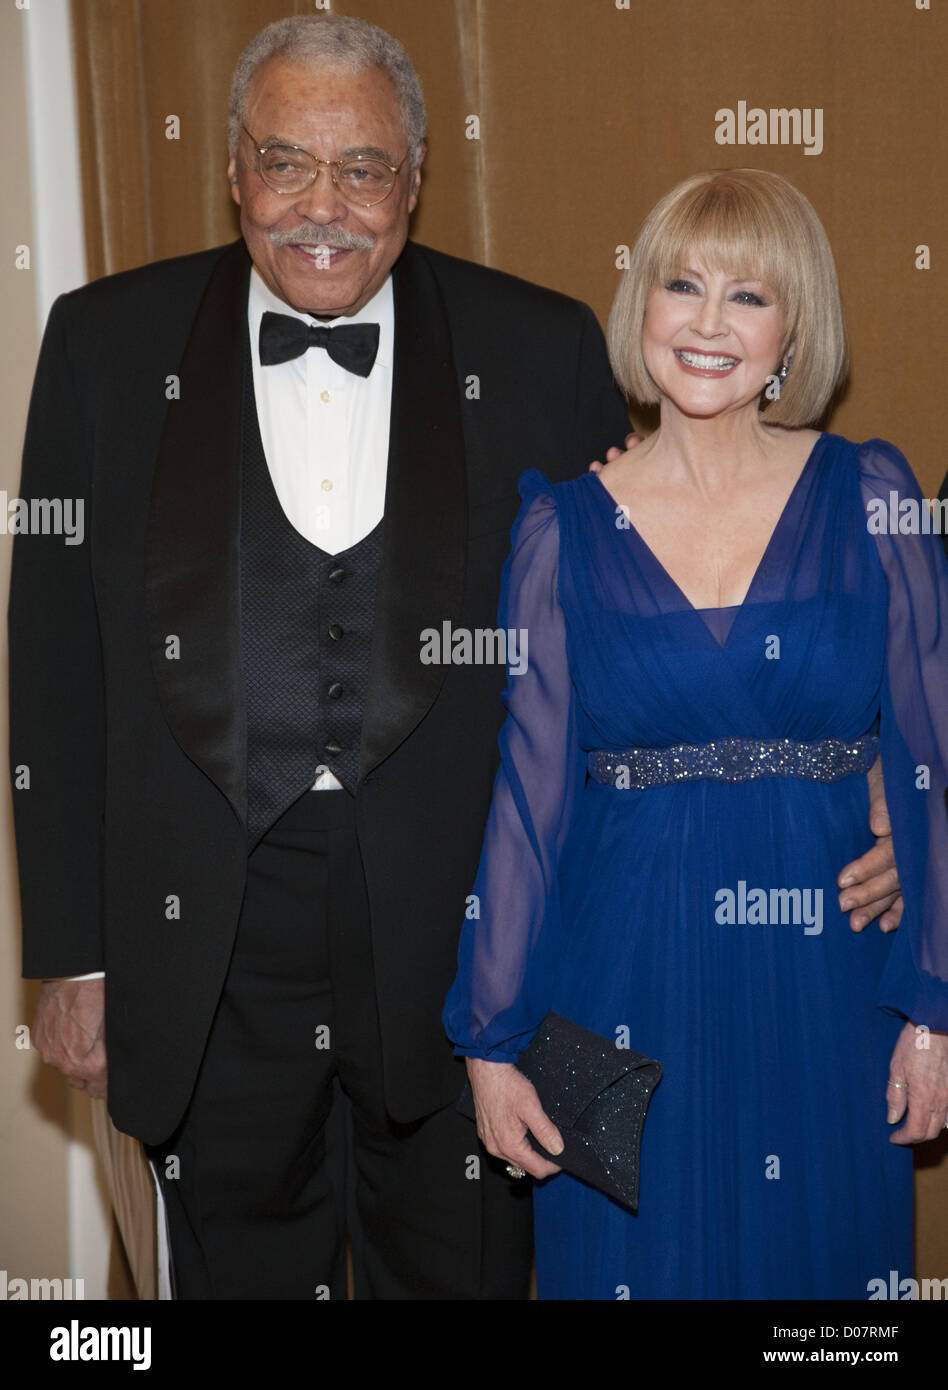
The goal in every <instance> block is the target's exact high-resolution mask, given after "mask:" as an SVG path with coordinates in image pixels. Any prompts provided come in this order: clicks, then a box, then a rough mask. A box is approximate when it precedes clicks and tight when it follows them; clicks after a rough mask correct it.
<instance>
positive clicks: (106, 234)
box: [72, 0, 948, 1277]
mask: <svg viewBox="0 0 948 1390" xmlns="http://www.w3.org/2000/svg"><path fill="white" fill-rule="evenodd" d="M72 3H73V22H74V32H75V49H76V55H77V69H78V89H79V99H80V128H81V143H82V158H83V188H84V197H85V217H86V235H87V244H88V258H89V275H90V277H95V276H99V275H104V274H109V273H111V272H114V271H118V270H123V269H126V268H127V267H130V266H135V265H140V264H142V263H143V262H146V261H150V260H154V259H158V258H160V257H163V256H173V255H178V254H180V253H183V252H187V251H196V250H200V249H202V248H204V247H208V246H213V245H216V244H219V243H221V242H224V241H228V240H231V239H232V238H233V237H234V236H235V235H236V234H237V218H236V209H235V208H234V206H233V204H232V203H231V200H230V196H229V192H228V188H227V182H226V178H225V169H226V163H227V154H226V143H225V129H226V106H227V94H228V88H229V82H230V74H231V70H232V68H233V65H234V62H235V60H236V58H237V55H238V53H239V52H240V50H241V49H242V48H243V47H244V45H245V44H246V43H247V42H248V41H249V40H250V38H251V37H252V36H253V35H254V34H255V33H256V32H257V30H258V29H260V28H262V27H263V25H265V24H268V23H270V22H271V21H272V20H274V19H279V18H281V17H283V16H284V15H287V14H291V13H309V12H312V11H313V9H319V8H325V7H326V5H325V3H323V0H316V3H315V4H313V3H308V4H305V3H299V0H297V3H290V2H289V0H72ZM332 8H333V9H334V10H337V11H339V10H343V11H345V12H346V13H348V14H354V15H359V16H361V17H362V18H365V19H369V20H372V21H373V22H374V23H378V24H381V25H382V26H383V27H385V28H386V29H388V30H389V31H390V32H392V33H394V34H395V35H397V36H398V38H400V39H401V40H402V42H403V43H404V44H405V46H406V48H407V49H408V51H409V53H410V54H411V55H412V58H413V60H414V62H415V63H416V65H417V67H418V70H419V73H420V75H421V78H422V82H423V84H424V87H425V94H426V97H427V101H428V107H429V122H430V138H429V155H428V159H427V161H426V165H425V181H424V188H423V191H422V198H421V204H420V206H419V209H418V212H417V214H416V220H415V226H414V229H413V234H414V235H415V236H416V238H417V239H418V240H421V241H426V242H428V243H429V244H431V245H433V246H436V247H438V248H440V249H441V250H444V251H449V252H452V253H453V254H455V255H460V256H468V257H471V258H473V259H476V260H480V261H482V262H484V263H486V264H489V265H494V266H498V267H500V268H501V269H503V270H507V271H511V272H513V273H515V274H518V275H522V276H524V277H526V278H527V279H530V280H534V281H538V282H540V283H541V284H546V285H551V286H553V287H555V288H557V289H560V290H564V291H566V292H567V293H570V294H574V295H577V296H578V297H579V298H581V299H584V300H586V301H587V302H588V303H590V304H591V305H592V306H593V308H594V309H595V310H596V312H597V313H598V314H599V316H600V319H601V320H603V321H604V319H605V316H606V314H607V313H608V309H609V305H610V303H611V301H612V296H613V294H614V292H615V289H616V285H617V283H618V278H619V271H618V270H617V268H616V257H617V248H618V247H621V246H623V245H629V244H631V243H632V241H633V240H634V238H635V234H636V231H637V228H638V226H639V224H640V223H641V221H642V218H643V217H644V216H645V214H646V213H647V212H648V210H649V208H650V207H651V206H652V205H653V204H654V203H655V201H656V200H657V199H658V197H659V196H660V195H661V194H662V193H664V192H665V191H666V190H667V189H668V188H670V187H671V186H672V185H673V184H674V183H676V182H677V181H678V180H679V179H682V178H684V177H685V176H686V175H688V174H692V173H694V172H696V171H698V170H700V169H708V168H720V167H725V166H732V167H733V166H737V165H751V166H757V167H763V168H767V169H773V170H775V171H776V172H777V173H780V174H783V175H785V176H786V177H787V178H789V179H790V180H791V181H792V182H793V183H795V184H796V185H797V186H798V187H799V188H800V189H801V190H802V191H803V192H804V193H805V194H806V195H807V197H809V198H810V200H811V202H812V203H813V204H814V206H815V207H816V210H817V212H818V213H819V214H820V216H821V218H822V219H823V222H824V224H825V226H826V228H827V230H828V232H829V236H830V240H831V242H832V245H833V248H834V251H835V254H836V259H837V265H838V267H839V272H840V279H841V282H842V287H843V297H844V302H845V305H846V312H847V321H848V326H849V330H850V336H851V342H852V349H853V372H852V380H851V385H850V388H849V391H848V393H847V395H846V398H845V399H844V400H843V402H842V403H841V404H840V406H839V408H838V409H837V411H836V413H835V415H834V417H833V419H832V420H831V421H830V426H829V427H830V428H831V429H833V430H835V431H837V432H839V433H841V434H846V435H848V436H850V437H851V438H856V439H868V438H872V437H873V436H877V435H878V436H882V437H884V438H887V439H891V440H893V441H894V442H895V443H896V444H898V445H899V446H900V448H902V449H903V451H904V452H905V454H906V455H907V456H908V458H909V460H910V462H911V463H912V465H913V467H914V468H915V471H916V473H917V474H918V476H919V478H920V481H921V483H922V487H923V490H924V491H925V492H926V495H929V496H931V495H933V494H934V492H935V491H936V490H937V488H938V486H939V484H940V482H941V479H942V477H943V475H944V473H945V467H946V459H945V455H944V450H943V447H942V444H941V435H942V432H943V420H942V415H943V403H942V401H941V398H940V397H939V395H938V393H937V391H936V390H935V387H936V385H937V375H936V369H935V358H934V357H933V353H937V352H939V351H941V349H940V348H939V346H938V345H939V342H940V341H941V339H942V338H943V336H944V326H943V321H942V320H943V311H944V307H945V292H944V288H943V286H942V285H941V282H940V279H939V276H940V275H941V274H942V273H943V272H942V271H941V267H940V256H941V254H942V245H941V244H940V243H939V242H938V237H939V235H940V234H941V232H942V231H943V229H944V227H945V226H946V225H948V181H946V170H948V148H946V145H948V84H946V83H945V80H944V73H945V70H946V67H948V6H946V5H944V4H942V5H939V4H937V3H935V2H934V0H933V3H931V4H930V6H929V5H928V0H915V2H914V3H913V0H902V2H901V3H893V0H834V3H833V4H832V5H828V4H827V3H826V0H795V3H793V4H790V3H787V0H723V3H721V2H719V3H718V4H715V5H704V4H697V3H695V0H653V2H652V3H644V0H542V3H537V0H384V3H382V0H347V2H346V3H335V0H334V3H333V5H332ZM742 101H743V102H746V103H747V106H748V107H749V108H753V107H760V108H763V109H764V110H769V109H770V108H799V109H800V110H801V111H802V110H806V109H809V110H812V111H816V110H819V111H821V112H822V120H823V145H822V150H821V151H820V152H819V153H813V154H807V153H806V152H805V147H804V146H803V145H802V144H797V145H793V144H774V145H769V144H767V145H754V144H745V145H740V144H734V145H723V144H719V143H717V141H716V139H715V132H716V130H717V129H718V126H719V122H718V120H717V119H716V113H717V112H718V111H719V110H722V109H730V110H732V111H734V112H737V110H738V103H739V102H742ZM173 116H176V117H178V118H179V121H180V138H177V139H168V138H167V132H168V129H169V126H168V121H169V118H170V117H173ZM472 117H476V118H477V122H478V123H479V128H477V129H475V124H474V122H473V121H472V120H471V118H472ZM475 134H476V136H477V138H472V137H473V136H474V135H475ZM814 148H815V147H814ZM926 246H928V247H930V248H931V258H932V268H931V269H924V268H918V265H917V262H918V261H919V258H922V262H923V259H924V251H923V250H919V249H918V248H924V247H926ZM933 392H934V394H932V393H933ZM525 466H526V461H525ZM819 1064H820V1059H819V1058H801V1065H802V1066H819ZM946 1152H948V1147H946V1143H945V1142H941V1141H940V1142H937V1143H934V1144H929V1145H926V1146H925V1148H924V1149H923V1150H921V1151H920V1153H919V1155H918V1156H917V1160H916V1170H917V1186H918V1195H919V1203H918V1218H917V1226H918V1255H919V1275H920V1276H928V1277H934V1276H936V1275H937V1276H940V1274H941V1273H943V1272H944V1270H945V1267H946V1263H948V1162H946V1161H944V1160H945V1155H946ZM696 1161H698V1162H700V1155H698V1156H697V1157H696ZM859 1161H860V1156H859V1154H858V1153H854V1154H853V1163H854V1164H858V1163H859Z"/></svg>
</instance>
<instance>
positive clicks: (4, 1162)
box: [0, 5, 69, 1279]
mask: <svg viewBox="0 0 948 1390" xmlns="http://www.w3.org/2000/svg"><path fill="white" fill-rule="evenodd" d="M0 130H2V131H3V132H4V143H5V145H6V146H7V148H10V147H13V148H15V149H21V150H24V151H25V150H26V149H27V114H26V93H25V88H24V76H23V15H22V13H21V12H20V11H18V10H16V9H15V8H14V7H13V6H12V5H4V6H3V7H2V8H0ZM5 167H6V173H5V176H4V196H3V198H2V199H0V246H2V248H3V254H2V258H0V265H2V270H0V294H2V303H3V306H4V330H5V331H4V333H3V334H2V336H0V422H2V424H0V431H2V439H3V447H2V452H0V488H3V489H5V490H6V491H7V492H8V493H9V494H10V495H11V496H15V495H16V490H17V485H18V481H19V472H20V451H21V449H22V444H23V428H24V425H25V422H26V408H27V403H28V401H29V394H30V384H31V382H32V378H33V368H34V366H35V362H36V351H37V347H38V343H39V330H38V325H37V322H36V307H35V299H34V286H33V274H32V271H29V270H16V269H14V247H17V246H20V245H24V244H26V245H32V241H33V229H32V220H31V210H30V187H29V165H28V163H27V161H26V159H25V158H24V159H23V160H21V161H12V160H9V159H8V160H7V161H6V166H5ZM10 548H11V537H9V536H0V605H2V609H3V612H4V613H6V605H7V592H8V586H9V578H10ZM0 653H2V654H0V724H2V734H0V737H2V745H3V750H4V753H3V758H2V762H3V765H4V767H5V766H6V747H7V656H6V644H5V642H4V643H2V644H0ZM8 785H9V782H8V779H7V778H6V777H4V779H3V790H2V792H0V1173H2V1174H3V1180H2V1182H0V1269H5V1270H7V1272H8V1274H9V1275H10V1277H11V1278H12V1277H13V1276H15V1275H18V1276H20V1277H30V1276H32V1277H35V1278H49V1279H54V1278H66V1277H68V1274H69V1270H68V1268H67V1260H68V1252H67V1235H66V1233H67V1223H66V1125H67V1098H66V1086H65V1083H64V1082H63V1081H62V1079H61V1078H60V1077H58V1075H57V1074H56V1073H54V1072H52V1071H51V1070H50V1069H49V1068H47V1067H43V1066H42V1065H41V1064H40V1062H39V1059H38V1057H37V1055H36V1053H35V1052H31V1051H24V1050H21V1049H19V1048H17V1047H16V1046H15V1031H14V1030H15V1028H16V1027H17V1025H18V1024H21V1023H29V1021H30V1019H31V1018H32V1013H33V1002H34V1000H35V995H36V988H37V987H36V986H35V985H30V986H26V985H24V984H23V983H22V982H21V980H20V978H19V976H20V946H19V934H18V926H19V924H18V905H17V887H16V867H15V862H14V853H13V834H12V816H11V806H10V795H9V792H8V791H7V790H6V789H7V787H8Z"/></svg>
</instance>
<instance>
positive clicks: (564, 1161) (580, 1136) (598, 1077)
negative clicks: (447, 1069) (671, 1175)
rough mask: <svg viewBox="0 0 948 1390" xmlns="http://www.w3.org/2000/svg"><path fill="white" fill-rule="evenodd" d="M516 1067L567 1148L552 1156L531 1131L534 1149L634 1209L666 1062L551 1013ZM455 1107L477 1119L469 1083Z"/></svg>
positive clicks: (574, 1175) (635, 1209)
mask: <svg viewBox="0 0 948 1390" xmlns="http://www.w3.org/2000/svg"><path fill="white" fill-rule="evenodd" d="M517 1066H518V1068H519V1069H520V1071H522V1072H523V1074H524V1076H526V1077H528V1078H529V1080H530V1081H532V1082H533V1084H534V1086H535V1087H536V1091H537V1095H538V1096H539V1098H540V1104H541V1105H542V1106H543V1109H544V1110H545V1111H546V1113H547V1114H548V1115H549V1117H550V1119H551V1120H552V1121H553V1123H554V1124H555V1125H556V1127H557V1129H558V1130H559V1132H560V1134H561V1135H562V1137H563V1152H562V1153H561V1154H551V1153H547V1151H546V1149H544V1148H543V1147H542V1146H541V1145H540V1144H538V1143H537V1141H536V1139H534V1137H533V1135H532V1134H530V1133H529V1131H528V1132H527V1134H528V1138H529V1140H530V1143H531V1144H532V1145H533V1147H534V1148H535V1149H536V1151H537V1153H539V1154H542V1156H543V1157H544V1158H548V1159H549V1160H550V1162H551V1163H556V1164H557V1165H558V1166H559V1167H560V1168H562V1169H563V1171H564V1172H566V1173H570V1174H571V1175H572V1176H573V1177H574V1178H580V1179H581V1180H582V1181H583V1182H587V1183H589V1184H590V1185H591V1186H592V1187H596V1188H598V1189H599V1191H600V1192H604V1193H605V1194H606V1196H608V1197H612V1198H613V1199H614V1200H615V1201H617V1202H621V1203H622V1205H623V1206H626V1207H629V1208H631V1210H632V1211H637V1210H638V1204H639V1153H640V1149H641V1146H642V1127H643V1125H644V1124H645V1115H646V1112H647V1110H648V1105H649V1101H650V1100H651V1098H652V1092H653V1091H654V1089H655V1087H656V1086H657V1085H658V1083H659V1081H660V1080H661V1076H662V1067H661V1063H660V1062H656V1061H655V1060H654V1059H653V1058H651V1057H644V1056H643V1055H642V1054H641V1053H640V1052H632V1051H630V1050H629V1049H628V1048H622V1047H617V1046H616V1044H615V1043H614V1042H613V1041H612V1040H611V1039H610V1038H603V1037H601V1036H600V1035H599V1034H598V1033H593V1032H590V1030H589V1029H588V1028H582V1027H580V1025H579V1024H578V1023H572V1022H571V1021H570V1020H569V1019H568V1018H562V1017H561V1016H560V1015H559V1014H554V1013H549V1014H547V1016H546V1018H545V1019H544V1020H543V1022H542V1023H541V1025H540V1028H539V1030H538V1032H537V1034H536V1037H535V1038H534V1039H533V1041H532V1043H531V1044H530V1046H529V1047H528V1048H527V1050H526V1051H525V1052H523V1053H521V1055H520V1057H519V1059H518V1061H517ZM458 1109H459V1110H460V1111H461V1113H462V1114H464V1115H467V1116H468V1117H469V1118H470V1119H474V1118H475V1109H474V1097H473V1094H472V1092H471V1088H470V1086H465V1088H464V1092H463V1094H462V1096H461V1099H460V1101H459V1102H458Z"/></svg>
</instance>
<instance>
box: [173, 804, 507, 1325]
mask: <svg viewBox="0 0 948 1390" xmlns="http://www.w3.org/2000/svg"><path fill="white" fill-rule="evenodd" d="M458 1065H459V1075H458V1089H459V1090H460V1087H461V1084H462V1082H463V1072H462V1070H461V1064H460V1063H459V1064H458ZM149 1154H150V1156H151V1157H152V1158H153V1159H154V1161H155V1167H156V1170H157V1172H158V1175H159V1179H160V1181H161V1184H162V1192H163V1194H164V1198H165V1202H166V1207H167V1212H168V1223H169V1230H170V1237H171V1254H172V1263H173V1277H174V1286H175V1296H176V1297H178V1298H185V1299H313V1298H317V1299H319V1298H345V1297H346V1296H347V1285H346V1241H345V1237H346V1230H347V1228H348V1232H349V1235H350V1237H351V1246H352V1257H353V1267H354V1275H355V1296H356V1298H388V1299H413V1298H426V1299H427V1298H430V1299H516V1298H524V1297H526V1296H527V1290H528V1281H529V1267H530V1258H531V1246H532V1240H531V1237H532V1229H531V1210H530V1208H531V1202H530V1195H529V1191H528V1190H527V1187H526V1184H519V1185H518V1184H517V1183H515V1182H512V1181H511V1179H510V1178H509V1177H507V1175H506V1172H505V1171H504V1169H503V1165H501V1164H499V1163H497V1161H496V1160H494V1159H492V1158H490V1157H489V1156H488V1155H487V1154H486V1152H485V1151H484V1150H483V1149H482V1148H481V1146H480V1145H479V1143H478V1140H477V1135H476V1133H475V1131H474V1127H473V1125H472V1124H471V1123H470V1121H469V1120H466V1119H464V1118H463V1117H461V1116H459V1115H458V1114H457V1113H456V1112H455V1110H454V1107H453V1106H449V1107H447V1108H446V1109H444V1110H440V1111H438V1112H436V1113H435V1114H433V1115H429V1116H426V1117H425V1118H423V1119H420V1120H418V1121H416V1122H414V1123H412V1124H396V1123H395V1122H394V1121H393V1120H392V1119H391V1118H390V1117H389V1116H388V1114H387V1113H386V1110H385V1104H384V1099H383V1088H382V1059H381V1044H380V1040H379V1029H378V1018H377V1012H376V1002H375V986H374V975H373V964H372V947H371V934H370V921H369V911H368V902H367V897H366V892H365V880H364V875H363V871H362V863H361V857H360V854H359V847H358V842H357V838H356V833H355V801H354V798H353V797H351V796H350V795H349V794H348V793H347V792H344V791H327V792H307V793H305V794H304V795H303V796H302V797H301V798H300V799H299V800H298V801H297V802H296V803H295V804H294V805H293V806H291V807H290V809H289V810H288V811H287V812H286V813H285V814H284V815H283V816H282V817H281V819H280V820H279V821H278V822H277V823H276V825H275V826H274V827H273V828H272V830H271V831H270V832H269V833H268V834H267V836H266V837H265V838H264V839H263V840H261V841H260V843H259V844H258V845H257V846H256V848H255V849H254V850H253V852H252V854H251V855H250V860H249V865H248V880H247V890H246V894H245V898H244V903H243V908H242V912H241V917H240V923H239V926H238V931H237V938H236V943H235V947H234V953H233V957H232V959H231V963H230V968H229V971H228V975H227V980H226V983H225V987H224V991H223V994H222V997H221V1000H220V1004H219V1006H218V1009H217V1013H216V1016H215V1019H214V1024H213V1027H212V1031H211V1034H210V1038H209V1041H208V1045H207V1050H206V1053H205V1056H204V1060H203V1063H202V1066H201V1070H200V1073H199V1076H198V1081H197V1085H196V1088H195V1091H194V1095H193V1097H192V1100H191V1103H190V1106H189V1109H188V1111H187V1114H186V1115H185V1118H184V1121H183V1123H182V1125H181V1126H180V1128H179V1129H178V1131H177V1132H176V1133H175V1134H174V1135H172V1136H171V1138H170V1139H169V1140H168V1141H167V1142H166V1143H165V1144H163V1145H161V1146H159V1147H158V1148H155V1149H149Z"/></svg>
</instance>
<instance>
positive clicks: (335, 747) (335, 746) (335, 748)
mask: <svg viewBox="0 0 948 1390" xmlns="http://www.w3.org/2000/svg"><path fill="white" fill-rule="evenodd" d="M325 748H326V752H327V753H341V752H342V744H341V743H337V742H336V740H335V739H334V738H331V739H330V740H329V742H328V743H327V744H326V745H325Z"/></svg>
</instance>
